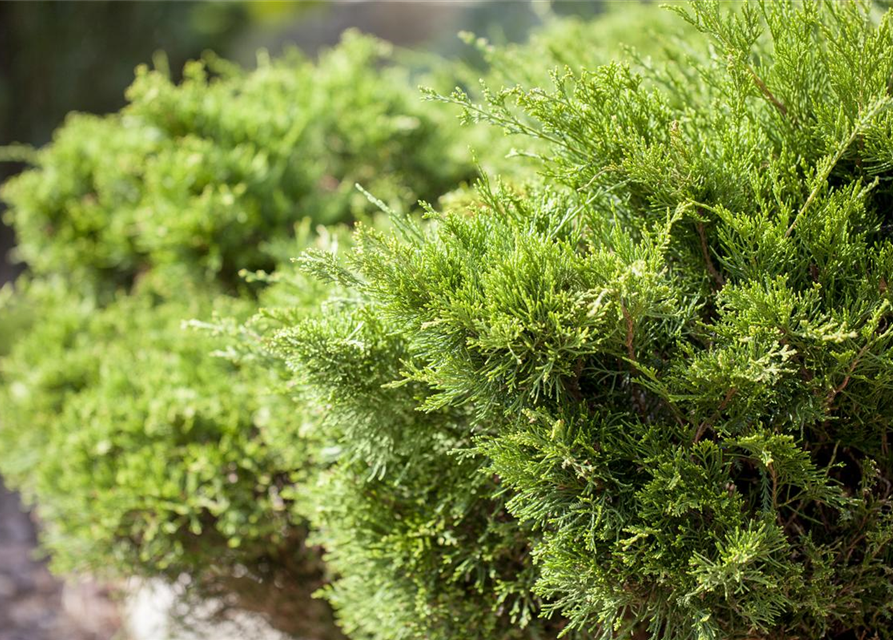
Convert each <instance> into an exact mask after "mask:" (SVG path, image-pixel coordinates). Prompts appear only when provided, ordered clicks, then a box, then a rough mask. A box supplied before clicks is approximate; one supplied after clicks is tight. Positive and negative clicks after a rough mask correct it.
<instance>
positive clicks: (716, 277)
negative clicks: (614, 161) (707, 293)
mask: <svg viewBox="0 0 893 640" xmlns="http://www.w3.org/2000/svg"><path fill="white" fill-rule="evenodd" d="M698 235H699V236H700V238H701V253H703V254H704V261H705V262H706V263H707V271H708V272H709V273H710V277H712V278H713V281H714V282H716V285H717V286H716V288H717V289H722V288H723V287H724V286H725V284H726V279H725V278H723V276H722V274H721V273H720V272H719V271H718V270H717V269H716V266H715V265H714V264H713V259H712V258H711V257H710V249H709V248H708V247H707V233H706V231H705V229H704V223H703V222H699V223H698Z"/></svg>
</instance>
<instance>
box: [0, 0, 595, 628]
mask: <svg viewBox="0 0 893 640" xmlns="http://www.w3.org/2000/svg"><path fill="white" fill-rule="evenodd" d="M602 8H603V6H602V3H601V2H600V1H599V0H577V1H566V2H562V1H557V2H553V1H548V0H535V1H534V0H514V1H512V0H508V1H506V0H501V1H496V0H492V1H490V2H481V1H474V0H467V1H466V0H441V1H436V0H416V1H414V2H404V1H397V2H377V1H367V2H363V1H347V0H345V1H343V2H323V1H315V0H304V1H301V2H268V1H254V2H151V1H150V2H121V1H96V2H79V1H71V0H68V1H63V0H59V1H36V2H10V1H0V182H2V181H4V180H6V179H7V178H8V177H9V176H11V175H13V174H15V173H16V172H18V171H20V170H22V168H23V167H24V165H23V164H22V163H21V162H17V160H19V159H21V155H22V154H21V153H20V152H19V151H17V148H16V147H10V145H16V144H21V145H26V146H32V147H38V146H41V145H43V144H45V143H47V142H48V141H49V140H50V139H51V136H52V132H53V130H54V129H55V128H56V127H57V126H59V125H60V124H61V123H62V122H63V121H64V119H65V117H66V115H67V114H68V113H69V112H71V111H82V112H90V113H108V112H112V111H116V110H118V109H120V108H121V107H122V106H124V103H125V100H124V90H125V89H126V87H127V86H128V85H129V84H130V82H131V80H132V79H133V72H134V68H135V67H136V66H137V65H138V64H142V63H151V61H152V60H153V56H155V55H156V54H157V52H164V55H166V57H167V60H168V64H169V66H170V68H171V70H172V72H173V74H174V76H175V77H176V76H177V73H178V70H179V69H181V68H182V66H183V64H184V63H185V62H186V61H187V60H189V59H193V58H196V57H198V56H200V55H201V54H202V52H203V51H205V50H213V51H215V52H217V53H218V54H220V55H221V56H223V57H225V58H228V59H231V60H233V61H235V62H238V63H239V64H241V65H243V66H246V67H249V68H250V67H252V66H254V60H255V56H256V52H257V50H258V49H261V48H264V49H268V50H269V51H270V52H271V53H273V54H275V53H278V52H279V51H281V50H282V49H283V48H285V47H288V46H294V45H296V46H298V47H300V48H301V49H303V50H304V51H306V52H307V53H308V54H310V55H313V54H314V53H315V52H317V51H318V50H319V49H320V48H322V47H325V46H329V45H333V44H335V43H336V42H337V41H338V40H339V38H340V36H341V33H342V32H343V31H344V30H345V29H348V28H358V29H360V30H362V31H364V32H367V33H371V34H374V35H377V36H379V37H381V38H384V39H386V40H389V41H391V42H393V43H394V44H397V45H400V46H403V47H407V48H409V49H412V50H416V51H422V52H432V53H437V54H439V55H443V56H447V57H453V58H456V57H460V58H467V59H466V61H467V62H468V63H469V64H476V63H477V62H478V61H476V60H475V53H474V51H473V50H471V49H470V48H468V47H466V46H465V45H463V44H462V42H461V41H460V40H459V39H458V37H457V34H458V33H459V32H460V31H471V32H474V33H476V34H478V35H483V36H487V37H488V38H490V39H491V40H492V41H494V42H496V43H505V42H520V41H523V40H524V39H525V38H526V37H527V35H528V33H529V32H530V30H531V29H533V28H535V27H536V26H537V25H539V24H541V23H542V22H543V20H544V19H546V17H547V16H548V14H549V13H550V12H554V13H562V14H574V15H587V16H592V15H595V14H597V13H599V12H600V11H601V10H602ZM4 147H5V149H3V148H4ZM2 207H3V205H2V204H0V217H2ZM14 246H15V238H14V237H13V234H12V232H11V230H10V229H9V228H8V227H7V226H6V225H0V285H2V284H4V283H6V282H10V281H12V280H13V279H14V278H15V276H16V274H17V273H18V272H19V271H20V265H18V264H16V263H15V258H14V250H13V249H14ZM34 545H35V539H34V530H33V525H32V523H31V522H30V519H29V517H28V515H27V514H25V513H23V512H22V511H21V509H20V505H19V502H18V497H17V496H16V495H15V494H13V493H11V492H8V491H7V490H6V489H4V488H3V484H2V479H0V640H56V639H60V640H61V639H63V638H64V639H65V640H86V639H88V638H90V639H97V640H99V639H102V640H107V639H109V638H112V637H120V635H116V634H117V633H118V627H119V625H120V620H119V619H118V617H117V616H118V613H117V611H116V608H115V607H114V606H111V604H110V603H109V601H108V597H107V594H106V593H105V592H104V591H103V590H102V589H101V588H100V587H98V586H96V585H93V584H90V583H84V584H80V585H75V586H72V585H69V586H68V587H64V586H63V585H62V584H60V583H59V582H58V581H56V580H55V579H53V578H52V577H51V576H50V574H49V573H48V571H47V569H46V567H45V563H44V562H42V561H40V560H39V559H38V558H36V557H35V547H34Z"/></svg>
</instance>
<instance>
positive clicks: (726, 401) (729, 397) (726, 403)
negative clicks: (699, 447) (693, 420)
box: [692, 387, 738, 444]
mask: <svg viewBox="0 0 893 640" xmlns="http://www.w3.org/2000/svg"><path fill="white" fill-rule="evenodd" d="M736 393H738V389H736V388H735V387H730V388H729V390H728V391H726V396H725V398H723V399H722V402H720V403H719V407H717V409H716V411H714V412H713V415H712V416H710V417H709V418H708V419H707V420H704V422H702V423H701V424H700V425H699V426H698V430H697V431H696V432H695V437H694V439H693V440H692V444H697V443H698V440H700V439H701V437H702V436H703V435H704V432H705V431H707V429H708V428H710V427H711V426H712V425H713V422H714V420H716V419H717V418H718V417H719V414H721V413H722V412H723V411H724V410H725V408H726V407H727V406H729V402H730V401H731V400H732V398H733V397H734V396H735V394H736Z"/></svg>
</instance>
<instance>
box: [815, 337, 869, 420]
mask: <svg viewBox="0 0 893 640" xmlns="http://www.w3.org/2000/svg"><path fill="white" fill-rule="evenodd" d="M870 345H871V343H870V342H867V343H865V346H863V347H862V349H860V350H859V353H858V354H857V355H856V358H855V359H854V360H853V362H852V363H851V364H850V367H849V369H847V373H846V377H845V378H844V379H843V382H841V383H840V384H839V385H837V387H835V388H834V389H833V390H832V391H831V393H830V394H829V395H828V397H827V398H826V399H825V411H830V410H831V403H833V402H834V399H835V398H836V397H837V395H838V394H839V393H840V392H841V391H843V390H844V389H846V386H847V385H848V384H849V383H850V379H851V378H852V376H853V371H855V369H856V365H858V364H859V361H860V360H861V359H862V356H864V355H865V352H866V351H867V350H868V347H869V346H870Z"/></svg>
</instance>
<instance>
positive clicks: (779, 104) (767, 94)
mask: <svg viewBox="0 0 893 640" xmlns="http://www.w3.org/2000/svg"><path fill="white" fill-rule="evenodd" d="M746 68H747V71H748V73H750V77H751V78H753V81H754V84H756V85H757V88H758V89H759V90H760V93H762V94H763V96H764V97H765V98H766V100H768V101H769V102H771V103H772V105H773V106H774V107H775V108H776V109H778V112H779V113H780V114H781V115H783V116H784V117H787V115H788V108H787V107H786V106H784V105H783V104H782V102H781V100H779V99H778V98H776V97H775V95H773V93H772V92H771V91H769V87H767V86H766V83H765V82H763V79H762V78H760V76H758V75H757V72H756V71H754V70H753V68H751V66H750V65H747V66H746Z"/></svg>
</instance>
